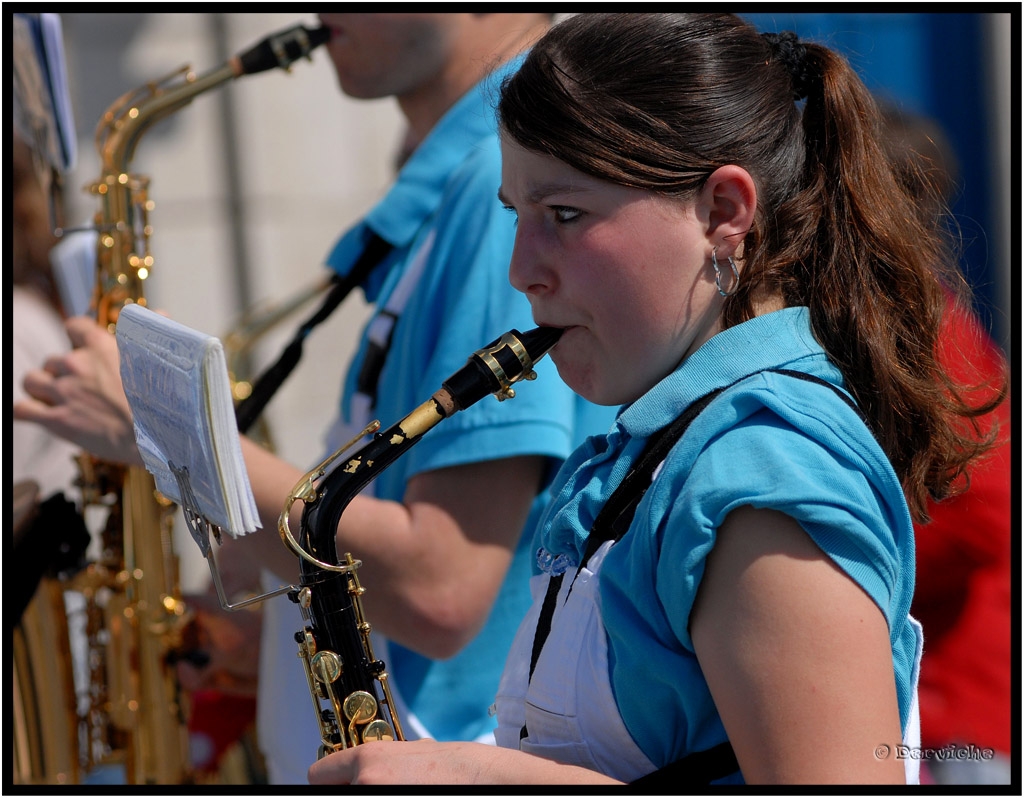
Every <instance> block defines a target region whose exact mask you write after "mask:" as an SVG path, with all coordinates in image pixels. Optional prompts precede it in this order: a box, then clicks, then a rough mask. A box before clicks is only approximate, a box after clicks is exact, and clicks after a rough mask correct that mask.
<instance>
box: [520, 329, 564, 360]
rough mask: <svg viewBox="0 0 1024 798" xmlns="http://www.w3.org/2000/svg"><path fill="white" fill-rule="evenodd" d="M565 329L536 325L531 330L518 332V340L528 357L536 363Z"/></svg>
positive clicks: (555, 342) (556, 341)
mask: <svg viewBox="0 0 1024 798" xmlns="http://www.w3.org/2000/svg"><path fill="white" fill-rule="evenodd" d="M564 332H565V330H564V329H562V328H561V327H537V328H535V329H533V330H529V331H527V332H524V333H520V334H519V341H520V342H521V343H522V345H523V347H524V348H525V349H526V352H527V354H528V355H529V356H530V359H531V360H532V361H533V362H534V363H536V362H537V361H538V360H540V359H541V358H542V357H544V355H546V354H547V353H548V351H549V350H550V349H551V347H553V346H554V345H555V344H557V343H558V339H559V338H561V337H562V333H564Z"/></svg>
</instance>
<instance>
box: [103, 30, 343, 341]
mask: <svg viewBox="0 0 1024 798" xmlns="http://www.w3.org/2000/svg"><path fill="white" fill-rule="evenodd" d="M330 36H331V34H330V30H329V29H328V28H314V29H312V30H311V29H309V28H305V27H303V26H302V25H295V26H293V27H291V28H288V29H287V30H285V31H281V32H280V33H275V34H271V35H270V36H267V37H266V38H265V39H263V40H262V41H260V42H259V43H258V44H256V45H255V46H253V47H251V48H249V49H248V50H246V51H245V52H243V53H241V54H240V55H236V56H234V57H233V58H230V59H228V61H227V62H226V63H224V64H222V65H221V66H219V67H216V68H215V69H211V70H210V71H208V72H205V73H203V74H201V75H197V74H196V73H195V72H193V71H192V69H191V68H190V67H188V66H185V67H182V68H181V69H177V70H175V71H174V72H171V73H170V74H169V75H167V76H165V77H163V78H161V79H160V80H156V81H150V82H148V83H145V84H143V85H142V86H139V87H138V88H136V89H133V90H131V91H129V92H127V93H125V94H124V95H122V96H121V97H119V98H118V99H117V100H116V101H115V102H114V103H113V104H112V105H111V106H110V107H109V108H108V109H107V110H106V112H105V113H104V114H103V116H102V118H101V119H100V122H99V124H98V125H97V126H96V150H97V152H98V153H99V156H100V160H101V162H102V173H101V175H100V177H99V179H98V180H97V181H96V182H94V183H93V184H92V185H90V186H88V187H87V188H88V190H89V191H91V192H92V193H93V194H95V195H97V196H98V197H99V198H100V201H101V210H100V212H99V213H97V215H96V219H95V227H96V229H97V230H98V231H99V233H100V245H99V252H98V258H97V261H98V262H97V272H98V275H97V276H98V283H99V284H98V286H97V292H96V301H95V305H96V313H97V317H98V320H99V323H100V324H102V325H106V326H108V327H112V326H113V325H114V324H115V323H116V322H117V316H118V314H119V313H120V311H121V308H122V307H124V305H125V304H127V303H128V302H137V303H139V304H141V305H145V304H146V298H145V290H144V287H145V281H146V279H147V278H148V277H149V274H150V271H151V269H152V266H153V256H152V254H151V253H150V250H149V238H150V235H151V233H152V230H151V227H150V225H149V220H148V214H149V211H151V210H152V209H153V203H152V201H150V200H149V198H148V193H147V190H148V185H149V179H148V178H146V177H144V176H139V175H133V174H131V173H130V172H129V164H130V163H131V161H132V159H133V158H134V157H135V149H136V147H137V146H138V143H139V141H140V140H141V139H142V137H143V135H144V134H145V133H146V132H147V131H148V130H149V129H150V128H151V127H152V126H153V125H154V124H156V123H157V122H159V121H160V120H162V119H164V118H166V117H168V116H170V115H171V114H174V113H176V112H177V111H179V110H181V109H182V108H184V107H185V106H186V105H188V104H189V103H191V102H192V100H193V99H194V98H195V97H197V96H199V95H200V94H203V93H205V92H207V91H210V90H212V89H215V88H217V87H219V86H221V85H223V84H225V83H227V82H228V81H230V80H233V79H234V78H238V77H241V76H242V75H252V74H256V73H258V72H264V71H266V70H268V69H273V68H275V67H277V68H281V69H285V70H289V69H290V68H291V65H292V64H293V63H294V62H295V61H296V60H298V59H299V58H303V57H305V58H309V57H310V54H311V53H312V51H313V50H314V49H316V48H317V47H319V46H320V45H321V44H324V43H325V42H326V41H327V40H328V39H330Z"/></svg>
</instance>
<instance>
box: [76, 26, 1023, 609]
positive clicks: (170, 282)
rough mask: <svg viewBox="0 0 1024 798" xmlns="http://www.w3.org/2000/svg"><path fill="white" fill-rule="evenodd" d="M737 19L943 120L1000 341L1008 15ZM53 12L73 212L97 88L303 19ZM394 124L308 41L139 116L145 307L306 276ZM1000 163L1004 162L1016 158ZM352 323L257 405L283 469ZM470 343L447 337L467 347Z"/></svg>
mask: <svg viewBox="0 0 1024 798" xmlns="http://www.w3.org/2000/svg"><path fill="white" fill-rule="evenodd" d="M745 16H746V17H747V18H749V19H750V21H752V22H753V23H754V24H756V25H757V26H758V27H760V28H761V29H762V30H795V31H797V32H798V33H799V34H800V35H801V36H805V37H810V38H813V39H815V40H818V41H822V42H824V43H826V44H829V45H831V46H835V47H836V48H838V49H839V50H840V51H841V52H843V53H844V54H846V55H847V56H848V57H849V58H850V59H851V61H852V63H853V65H854V67H855V68H857V69H858V71H860V72H861V74H862V76H863V77H864V79H865V81H866V82H867V83H868V86H869V88H871V89H872V90H874V91H876V92H877V93H879V94H880V95H881V96H883V97H884V98H885V99H887V100H889V101H891V102H893V103H895V104H897V105H898V106H900V107H903V108H906V109H908V110H910V111H914V112H917V113H923V114H927V115H929V116H932V117H934V118H936V119H937V120H938V121H939V122H940V123H941V124H942V125H943V126H944V127H945V128H946V130H947V132H948V134H949V136H950V139H951V140H952V142H953V145H954V147H955V149H956V152H957V157H958V160H959V161H960V167H961V175H960V188H959V190H958V193H957V196H956V202H957V204H956V208H955V209H956V210H957V213H958V216H959V219H960V223H961V227H962V229H963V231H964V237H965V244H966V249H965V255H964V259H965V269H966V271H967V273H968V275H969V277H970V279H971V281H972V283H973V284H974V285H975V287H976V290H977V291H978V293H979V311H980V312H981V313H982V315H983V317H984V319H985V321H986V324H988V326H989V327H990V329H991V330H992V332H993V335H994V336H995V337H996V340H998V341H999V342H1000V343H1001V344H1003V346H1004V347H1005V348H1006V349H1007V351H1008V350H1009V336H1010V324H1009V320H1010V309H1011V305H1010V277H1009V274H1010V269H1009V268H1008V265H1009V264H1010V263H1017V262H1018V259H1019V249H1016V250H1013V251H1011V242H1010V233H1009V231H1010V225H1011V224H1012V223H1015V221H1016V218H1017V217H1016V214H1013V211H1012V207H1011V203H1012V202H1015V201H1016V199H1018V198H1019V197H1018V194H1019V189H1017V188H1016V187H1015V188H1014V189H1013V192H1015V193H1011V188H1010V183H1011V179H1012V178H1013V177H1014V175H1012V174H1011V153H1010V130H1011V105H1012V103H1011V85H1010V84H1011V74H1013V75H1016V74H1017V72H1018V71H1019V64H1017V65H1013V69H1011V52H1010V27H1011V16H1010V14H1009V13H1005V14H992V13H986V14H959V13H956V14H954V13H943V14H921V13H913V14H908V13H899V14H880V13H815V14H792V13H786V14H775V13H750V14H745ZM61 18H62V23H63V27H64V37H65V46H66V54H67V62H68V71H69V80H70V90H71V95H72V103H73V106H74V114H75V119H76V125H77V129H78V133H79V137H80V143H79V157H78V164H77V167H76V169H75V170H74V172H73V173H71V174H70V175H68V177H67V180H66V186H67V189H66V190H67V194H68V205H69V210H70V214H69V215H70V222H71V223H79V224H80V223H84V222H86V221H87V220H88V219H90V218H91V216H92V214H93V213H94V212H95V210H96V206H95V204H94V201H93V199H92V197H91V196H90V195H89V194H88V193H87V192H85V191H83V190H82V188H83V187H84V186H85V185H86V184H88V183H89V182H91V181H92V180H94V179H95V178H96V177H97V176H98V175H99V161H98V158H97V156H96V153H95V147H94V144H93V137H94V131H95V127H96V124H97V122H98V121H99V119H100V117H101V116H102V114H103V112H104V110H105V109H106V108H107V107H108V106H109V105H110V104H111V103H112V102H113V101H114V100H115V99H116V98H117V97H119V96H120V95H121V94H123V93H124V92H126V91H128V90H130V89H133V88H135V87H138V86H140V85H142V84H144V83H146V82H147V81H151V80H156V79H159V78H162V77H163V76H165V75H168V74H169V73H171V72H172V71H173V70H175V69H177V68H179V67H181V66H183V65H186V64H189V65H191V66H192V67H193V68H194V69H195V70H197V71H200V72H203V71H206V70H208V69H210V68H212V67H215V66H219V65H220V64H222V63H223V62H224V61H226V60H227V58H228V57H230V56H232V55H234V54H236V53H238V52H240V51H242V50H244V49H246V48H248V47H249V46H250V45H252V44H254V43H256V42H257V41H259V40H260V39H262V38H263V37H264V36H265V35H267V34H268V33H271V32H276V31H278V30H280V29H283V28H286V27H290V26H291V25H293V24H296V23H302V24H305V25H307V26H310V27H312V26H316V24H317V22H316V19H315V16H314V15H313V14H301V13H62V14H61ZM1017 19H1018V22H1019V17H1018V18H1017ZM1018 56H1019V53H1018ZM176 80H180V78H177V79H176ZM1018 110H1019V109H1018ZM402 135H403V126H402V120H401V117H400V115H399V113H398V110H397V107H396V106H395V104H394V102H393V101H392V100H390V99H389V100H378V101H356V100H351V99H348V98H347V97H345V96H344V95H342V93H341V91H340V90H339V88H338V86H337V83H336V80H335V75H334V71H333V67H332V66H331V63H330V60H329V58H328V57H327V53H326V52H324V51H322V50H321V51H317V52H315V53H314V54H313V57H312V61H311V62H305V61H301V62H298V63H296V64H295V65H294V66H293V67H292V70H291V73H290V74H286V73H283V72H281V71H280V70H275V71H273V72H267V73H263V74H260V75H254V76H249V77H245V78H242V79H240V80H237V81H234V82H232V83H230V84H228V85H227V86H225V87H223V88H220V89H216V90H214V91H212V92H209V93H206V94H203V95H200V96H198V97H197V98H196V99H195V100H194V102H193V103H192V104H191V105H190V106H189V107H187V108H185V109H183V110H181V111H180V112H178V113H176V114H174V115H173V116H171V117H170V118H169V119H167V120H164V121H162V122H160V123H158V125H156V126H155V127H154V128H153V129H152V131H151V132H149V133H148V134H147V135H146V136H145V137H144V139H143V141H142V142H141V144H140V145H139V147H138V150H137V153H136V156H135V158H134V161H133V163H132V167H133V171H135V172H137V173H140V174H144V175H148V176H149V177H150V179H151V181H152V183H151V187H150V196H151V198H152V199H153V200H154V202H155V203H156V207H155V209H154V211H153V212H152V214H151V217H150V220H151V223H152V226H153V238H152V248H153V254H154V256H155V258H156V262H155V266H154V269H153V274H152V278H151V283H150V286H149V289H148V292H149V293H148V297H149V302H150V306H151V307H154V308H158V309H162V310H165V311H167V312H168V313H169V314H170V315H171V316H172V317H173V318H175V319H176V320H178V321H180V322H182V323H184V324H186V325H188V326H190V327H194V328H196V329H199V330H202V331H203V332H206V333H209V334H212V335H217V336H220V337H223V336H225V335H226V334H227V333H228V332H229V331H230V330H232V329H233V327H234V325H235V322H236V320H237V319H238V318H239V316H240V314H241V313H242V311H243V310H244V309H246V308H248V307H250V306H251V305H253V304H254V303H257V302H266V301H270V302H273V301H279V300H281V299H284V298H286V297H289V296H292V295H294V293H295V292H296V291H297V289H298V288H299V286H302V285H306V284H308V283H310V282H311V281H312V280H314V279H315V278H316V277H317V276H320V275H321V274H323V267H322V263H323V260H324V257H325V256H326V254H327V252H328V251H329V250H330V248H331V246H332V245H333V244H334V242H335V240H336V239H337V237H338V235H339V234H340V232H342V231H343V230H344V229H345V228H347V226H348V225H349V224H351V223H352V222H354V221H355V220H356V219H358V218H359V217H360V215H361V214H362V213H363V212H364V211H366V210H367V209H368V208H369V207H370V206H371V205H372V204H373V203H374V202H375V201H376V200H377V199H378V198H379V197H380V196H381V194H382V192H383V190H384V189H385V188H386V186H387V184H388V181H389V178H390V176H391V174H392V171H393V168H394V160H395V157H396V156H397V153H398V150H399V146H400V144H401V140H402ZM1013 163H1016V166H1017V168H1018V169H1019V161H1016V162H1013ZM1012 182H1016V181H1012ZM1017 213H1019V207H1017ZM1014 246H1018V245H1016V244H1014ZM309 312H310V311H309V310H305V311H303V312H300V313H298V314H297V315H295V316H294V317H293V318H291V319H290V320H288V321H286V322H284V323H282V324H280V325H279V326H278V327H277V328H275V329H274V330H273V331H272V332H270V333H268V334H267V335H266V336H265V337H264V338H263V339H261V341H260V343H259V344H258V345H257V347H256V349H255V353H254V363H253V367H254V369H255V371H256V372H257V373H258V372H259V370H260V369H261V367H264V366H266V365H267V364H269V363H270V362H271V361H272V360H273V359H274V358H275V357H276V355H277V354H278V352H279V351H280V350H281V348H282V346H283V345H284V343H285V342H286V341H287V340H288V338H289V337H290V335H291V334H292V332H293V331H294V330H295V329H296V328H297V326H298V324H299V323H300V322H301V320H303V319H304V318H305V317H306V316H307V315H308V313H309ZM365 318H366V308H365V306H364V305H363V303H362V301H361V297H358V296H351V297H350V298H349V299H348V300H347V301H346V303H345V304H344V305H343V306H342V308H341V309H340V310H338V311H337V312H336V313H335V314H334V316H333V317H332V318H331V319H330V320H329V321H328V322H326V323H325V324H323V325H322V326H321V327H319V328H318V329H317V330H316V332H315V333H314V334H313V335H312V336H311V337H310V339H309V340H308V341H307V344H306V347H305V355H304V357H303V360H302V362H301V363H300V365H299V367H298V369H297V371H296V372H295V373H294V374H293V375H292V377H291V379H289V381H288V382H287V383H286V384H285V386H284V387H283V388H282V389H281V390H280V392H279V394H278V395H277V396H276V397H275V399H274V400H273V402H272V403H271V405H270V406H269V408H268V410H267V413H266V417H267V419H268V421H269V424H270V429H271V431H272V434H273V436H274V439H275V442H276V447H277V450H278V452H279V453H280V454H281V455H282V456H283V457H285V458H286V459H288V460H290V461H292V462H293V463H295V464H296V465H297V466H299V467H302V468H309V467H312V465H314V464H315V463H316V462H317V461H318V460H319V458H320V457H321V456H322V444H321V438H322V434H323V432H324V429H325V426H326V425H327V423H329V421H330V420H331V419H332V417H333V415H334V409H335V406H336V404H337V402H338V396H339V392H340V375H341V374H342V372H343V369H344V367H345V365H346V363H347V360H348V358H349V356H350V354H351V351H352V349H353V347H354V345H355V338H356V335H357V333H358V331H359V329H360V328H361V326H362V323H363V321H364V320H365ZM476 343H478V342H467V352H468V351H469V348H471V347H472V346H474V345H475V344H476ZM382 421H384V422H385V423H389V422H390V421H393V419H390V420H389V419H382ZM260 534H274V530H263V531H262V532H261V533H260ZM179 549H180V553H181V554H182V555H183V558H184V560H185V562H183V566H182V582H183V586H185V587H186V588H189V587H195V588H197V589H198V588H201V587H202V586H203V585H205V580H206V579H207V578H208V573H207V571H206V567H205V565H204V564H203V563H202V562H201V560H200V559H199V554H198V550H197V548H196V547H195V545H194V544H193V543H192V542H191V541H190V540H189V539H188V538H187V537H185V538H184V540H183V542H182V545H181V546H180V547H179ZM193 558H194V560H193ZM190 560H192V561H191V562H190Z"/></svg>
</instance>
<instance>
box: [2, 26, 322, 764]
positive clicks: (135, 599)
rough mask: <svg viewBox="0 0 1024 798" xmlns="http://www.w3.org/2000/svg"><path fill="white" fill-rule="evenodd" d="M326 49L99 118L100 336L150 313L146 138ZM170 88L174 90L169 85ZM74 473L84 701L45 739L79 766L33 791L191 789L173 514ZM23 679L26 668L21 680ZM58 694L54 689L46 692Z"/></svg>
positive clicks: (101, 475)
mask: <svg viewBox="0 0 1024 798" xmlns="http://www.w3.org/2000/svg"><path fill="white" fill-rule="evenodd" d="M329 38H330V32H329V30H328V29H326V28H316V29H307V28H305V27H303V26H301V25H298V26H295V27H292V28H290V29H288V30H285V31H282V32H280V33H277V34H273V35H271V36H268V37H266V38H265V39H264V40H263V41H261V42H260V43H258V44H257V45H256V46H254V47H252V48H251V49H249V50H247V51H246V52H244V53H242V54H241V55H238V56H236V57H234V58H231V59H230V60H229V61H228V62H226V63H225V64H224V65H222V66H220V67H219V68H216V69H213V70H211V71H209V72H207V73H204V74H201V75H196V74H195V73H194V72H192V71H191V69H190V68H188V67H185V68H184V69H182V70H178V71H176V72H174V73H171V74H170V75H168V76H167V77H165V78H163V79H161V80H159V81H155V82H151V83H147V84H145V85H144V86H142V87H139V88H138V89H135V90H132V91H130V92H128V93H126V94H125V95H123V96H122V97H121V98H119V99H118V100H117V101H116V102H114V103H113V104H112V105H111V106H110V108H108V109H107V111H106V112H105V114H104V115H103V117H102V119H101V120H100V123H99V125H98V126H97V129H96V147H97V150H98V152H99V155H100V159H101V162H102V174H101V176H100V178H99V179H98V180H97V181H96V182H95V183H93V184H92V185H91V186H89V187H88V190H89V191H90V192H91V193H93V194H95V195H96V196H97V197H98V198H99V200H100V205H101V208H100V211H99V212H98V213H97V214H96V217H95V228H96V229H97V231H98V232H99V243H98V247H97V281H96V289H95V293H94V307H95V310H96V317H97V321H98V323H99V324H100V325H102V326H106V327H107V328H108V329H109V330H111V331H113V329H114V326H115V325H116V322H117V317H118V315H119V313H120V310H121V309H122V308H123V307H124V306H125V305H127V304H129V303H133V302H135V303H139V304H143V305H145V304H146V298H145V291H144V284H145V280H146V279H147V277H148V276H149V273H150V270H151V269H152V266H153V257H152V254H151V252H150V248H149V239H150V235H151V232H152V228H151V226H150V224H149V219H148V214H149V212H150V211H151V210H152V208H153V203H152V201H151V200H150V199H149V197H148V194H147V192H148V183H149V180H148V178H146V177H144V176H140V175H137V174H133V173H131V172H130V171H129V164H130V162H131V160H132V158H133V156H134V153H135V149H136V147H137V145H138V143H139V141H140V140H141V138H142V136H143V135H144V134H145V133H146V132H147V131H148V130H149V129H150V128H151V126H152V125H153V124H154V123H156V122H158V121H159V120H161V119H164V118H165V117H167V116H169V115H170V114H173V113H175V112H177V111H178V110H180V109H182V108H184V107H185V106H186V105H188V104H189V103H190V102H191V101H192V99H193V98H195V97H196V96H198V95H199V94H202V93H204V92H206V91H209V90H211V89H214V88H217V87H219V86H221V85H223V84H225V83H227V82H228V81H230V80H232V79H235V78H238V77H241V76H242V75H248V74H254V73H257V72H262V71H265V70H269V69H272V68H278V67H279V68H283V69H286V70H287V69H289V67H290V66H291V64H292V63H293V62H294V61H296V60H297V59H299V58H301V57H308V56H309V55H310V53H311V51H312V50H313V49H315V48H316V47H318V46H319V45H321V44H324V43H325V42H326V41H327V40H328V39H329ZM176 78H180V80H178V81H177V82H174V83H172V81H174V80H175V79H176ZM79 465H80V478H79V485H80V487H81V490H82V511H83V514H85V513H87V512H88V511H89V508H91V507H97V508H102V509H103V510H105V511H106V514H107V518H106V523H105V526H104V528H103V529H102V532H101V554H100V556H99V558H98V559H97V561H95V562H92V563H89V564H88V565H87V566H86V567H85V568H83V569H82V570H80V571H79V572H77V573H76V574H74V575H73V576H72V577H70V578H69V579H68V580H67V581H66V582H65V584H64V585H63V588H64V589H65V590H67V591H70V592H75V593H78V594H80V595H81V596H82V597H83V598H84V601H85V610H84V615H85V637H86V643H85V645H86V656H85V660H86V662H87V667H88V670H89V674H88V687H87V689H86V690H85V694H84V695H83V696H81V698H80V700H77V701H76V700H75V699H70V700H69V701H68V702H67V703H68V705H69V706H71V707H74V708H75V711H74V712H73V713H72V714H71V715H70V717H71V718H72V722H73V723H74V724H75V726H76V728H74V729H73V730H72V731H71V733H70V734H69V735H66V736H61V735H56V734H55V735H51V736H52V737H53V738H54V739H64V740H72V741H74V744H77V747H78V750H77V760H78V761H77V762H75V761H73V760H72V761H71V762H70V763H67V764H66V766H63V767H62V768H61V770H60V772H59V773H57V774H50V773H44V775H43V776H42V777H40V778H39V780H44V781H50V780H51V779H52V780H54V781H62V782H69V781H70V782H75V781H78V779H79V778H80V777H82V776H87V775H88V774H89V773H90V772H92V771H94V770H95V769H96V768H98V767H100V766H102V765H115V766H120V767H122V768H123V769H124V780H125V781H126V782H127V783H129V784H182V783H188V782H189V781H191V780H192V773H191V766H190V762H189V756H188V736H187V726H186V714H187V713H186V707H185V705H184V701H185V698H184V696H182V695H181V691H180V689H179V686H178V683H177V679H176V675H175V671H174V666H173V659H174V658H175V656H177V655H178V653H179V652H180V651H181V649H182V648H183V645H182V643H183V640H182V636H183V631H184V629H185V628H186V622H187V620H188V619H187V609H186V607H185V604H184V602H183V601H182V597H181V591H180V587H179V584H178V560H177V557H176V556H175V554H174V551H173V545H172V538H171V535H172V527H173V514H174V512H175V508H174V506H173V505H172V504H171V503H170V502H168V501H167V500H166V499H164V498H163V497H162V496H160V495H159V494H158V493H157V492H156V490H155V487H154V483H153V479H152V477H151V476H150V475H149V474H148V473H147V472H146V471H145V469H143V468H141V467H129V468H125V467H122V466H118V465H116V464H113V463H108V462H103V461H100V460H97V459H95V458H92V457H89V456H82V457H81V458H80V461H79ZM49 653H50V656H60V655H61V652H60V651H51V652H49ZM30 669H31V667H30V664H29V663H25V667H24V668H23V669H19V675H21V673H22V671H23V670H30ZM65 681H66V680H65ZM59 687H60V686H59V685H50V689H51V690H52V689H59ZM16 692H17V691H16ZM76 703H77V706H76ZM31 743H32V740H31V739H30V740H28V741H27V744H26V746H23V747H22V754H23V756H24V758H25V759H26V760H32V759H33V753H36V754H37V753H38V752H31V751H28V750H25V749H26V747H27V746H30V745H31ZM34 758H35V759H39V758H40V757H39V756H38V755H36V756H35V757H34ZM26 772H27V771H26ZM29 778H34V777H33V776H29Z"/></svg>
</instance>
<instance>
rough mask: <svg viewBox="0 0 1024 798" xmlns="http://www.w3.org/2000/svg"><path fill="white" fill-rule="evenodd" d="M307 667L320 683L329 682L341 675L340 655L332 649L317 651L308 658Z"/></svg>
mask: <svg viewBox="0 0 1024 798" xmlns="http://www.w3.org/2000/svg"><path fill="white" fill-rule="evenodd" d="M309 667H310V669H311V670H312V671H313V675H314V676H315V677H316V678H317V680H318V681H319V682H320V683H321V684H331V682H334V681H335V680H336V679H337V678H338V677H339V676H341V657H339V656H338V655H337V654H335V653H334V652H333V651H317V652H316V653H315V654H314V655H313V659H311V660H310V662H309ZM349 697H350V698H351V696H349Z"/></svg>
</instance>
